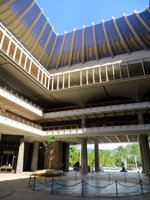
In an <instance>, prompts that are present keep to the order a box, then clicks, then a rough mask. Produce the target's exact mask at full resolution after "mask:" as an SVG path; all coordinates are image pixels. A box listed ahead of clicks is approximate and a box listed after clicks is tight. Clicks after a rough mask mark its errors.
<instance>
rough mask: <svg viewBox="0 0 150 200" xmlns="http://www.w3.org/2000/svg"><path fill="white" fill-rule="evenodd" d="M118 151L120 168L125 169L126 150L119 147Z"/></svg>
mask: <svg viewBox="0 0 150 200" xmlns="http://www.w3.org/2000/svg"><path fill="white" fill-rule="evenodd" d="M118 151H119V154H120V158H121V162H122V167H127V151H126V148H124V147H123V146H119V147H118Z"/></svg>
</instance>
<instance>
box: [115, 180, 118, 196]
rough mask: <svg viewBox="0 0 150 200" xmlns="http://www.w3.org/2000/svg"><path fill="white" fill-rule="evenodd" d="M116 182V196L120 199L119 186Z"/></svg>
mask: <svg viewBox="0 0 150 200" xmlns="http://www.w3.org/2000/svg"><path fill="white" fill-rule="evenodd" d="M115 182H116V196H117V198H118V185H117V180H116V181H115Z"/></svg>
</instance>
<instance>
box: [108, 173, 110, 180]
mask: <svg viewBox="0 0 150 200" xmlns="http://www.w3.org/2000/svg"><path fill="white" fill-rule="evenodd" d="M108 176H109V181H110V172H109V174H108Z"/></svg>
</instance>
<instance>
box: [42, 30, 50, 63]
mask: <svg viewBox="0 0 150 200" xmlns="http://www.w3.org/2000/svg"><path fill="white" fill-rule="evenodd" d="M52 33H53V28H52V29H51V30H50V33H49V35H48V37H47V40H46V42H45V44H44V47H43V51H42V53H41V56H40V57H39V61H41V59H42V57H43V54H44V52H45V49H46V48H47V45H48V43H49V41H50V39H51V36H52Z"/></svg>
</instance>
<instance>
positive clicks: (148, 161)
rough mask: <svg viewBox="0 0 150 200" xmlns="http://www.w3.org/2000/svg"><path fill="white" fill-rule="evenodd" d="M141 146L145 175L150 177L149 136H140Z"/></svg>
mask: <svg viewBox="0 0 150 200" xmlns="http://www.w3.org/2000/svg"><path fill="white" fill-rule="evenodd" d="M139 146H140V152H141V160H142V167H143V173H145V174H146V175H150V149H149V142H148V136H147V135H140V137H139Z"/></svg>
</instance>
